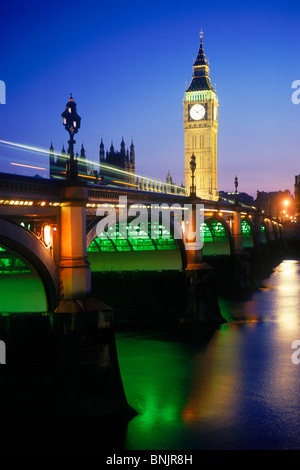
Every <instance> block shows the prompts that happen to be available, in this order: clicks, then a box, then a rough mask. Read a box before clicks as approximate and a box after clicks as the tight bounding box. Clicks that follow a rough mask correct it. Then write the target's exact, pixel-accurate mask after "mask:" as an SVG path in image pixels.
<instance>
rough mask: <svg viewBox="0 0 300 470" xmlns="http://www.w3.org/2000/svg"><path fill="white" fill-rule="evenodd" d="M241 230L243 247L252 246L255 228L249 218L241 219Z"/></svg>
mask: <svg viewBox="0 0 300 470" xmlns="http://www.w3.org/2000/svg"><path fill="white" fill-rule="evenodd" d="M241 232H242V238H243V248H254V245H255V229H254V224H253V222H252V220H251V219H248V218H244V219H242V220H241Z"/></svg>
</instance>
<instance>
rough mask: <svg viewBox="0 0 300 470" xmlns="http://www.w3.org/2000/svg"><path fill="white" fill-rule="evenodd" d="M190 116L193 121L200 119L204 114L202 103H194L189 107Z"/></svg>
mask: <svg viewBox="0 0 300 470" xmlns="http://www.w3.org/2000/svg"><path fill="white" fill-rule="evenodd" d="M190 116H191V118H192V119H194V121H200V119H203V117H204V116H205V108H204V106H202V104H194V106H192V107H191V109H190Z"/></svg>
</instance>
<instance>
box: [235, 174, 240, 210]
mask: <svg viewBox="0 0 300 470" xmlns="http://www.w3.org/2000/svg"><path fill="white" fill-rule="evenodd" d="M238 185H239V180H238V177H237V176H235V178H234V186H235V197H234V202H235V204H238V202H239V199H238V192H237V188H238Z"/></svg>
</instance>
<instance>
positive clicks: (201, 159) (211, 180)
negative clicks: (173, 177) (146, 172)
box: [183, 31, 218, 200]
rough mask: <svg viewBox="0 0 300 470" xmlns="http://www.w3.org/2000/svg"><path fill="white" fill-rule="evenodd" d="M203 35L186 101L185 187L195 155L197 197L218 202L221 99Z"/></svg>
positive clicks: (184, 106)
mask: <svg viewBox="0 0 300 470" xmlns="http://www.w3.org/2000/svg"><path fill="white" fill-rule="evenodd" d="M202 36H203V33H202V31H201V33H200V38H201V40H200V48H199V52H198V55H197V59H196V60H195V62H194V65H193V77H192V81H191V83H190V85H189V87H188V88H187V90H186V92H185V96H184V101H183V116H184V117H183V122H184V137H185V146H184V147H185V187H186V189H187V191H188V192H190V188H191V186H192V171H191V168H190V161H191V157H192V155H195V157H196V159H195V161H196V170H195V173H194V176H195V180H194V184H195V186H196V194H197V196H198V197H201V198H203V199H212V200H217V199H218V192H217V132H218V98H217V95H216V92H215V90H214V89H213V87H212V85H211V83H210V77H209V65H208V62H207V60H206V57H205V54H204V49H203V38H202Z"/></svg>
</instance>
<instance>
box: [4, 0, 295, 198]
mask: <svg viewBox="0 0 300 470" xmlns="http://www.w3.org/2000/svg"><path fill="white" fill-rule="evenodd" d="M0 17H1V30H0V37H1V65H0V80H3V81H4V82H5V84H6V104H1V105H0V139H1V140H4V141H10V142H16V143H21V144H25V145H33V146H38V147H42V148H44V149H48V148H49V146H50V143H51V141H52V142H53V146H54V149H55V150H56V151H61V148H62V146H63V144H64V145H65V147H66V148H67V140H68V136H67V132H66V131H65V129H64V127H63V125H62V120H61V113H62V112H63V111H64V108H65V105H66V103H67V101H68V99H69V96H70V93H72V94H73V97H74V100H75V101H76V103H77V110H78V113H79V115H80V116H81V118H82V122H81V129H80V131H79V133H78V134H77V136H76V142H77V143H76V150H80V147H81V144H82V143H83V144H84V146H85V149H86V154H87V157H88V158H89V159H91V160H93V161H95V162H98V161H99V144H100V139H101V137H102V138H103V141H104V144H105V148H106V149H108V148H109V146H110V144H111V141H113V143H114V146H115V148H116V149H117V150H119V148H120V142H121V139H122V137H124V141H125V143H126V146H128V147H129V145H130V141H131V138H133V141H134V144H135V149H136V170H137V173H138V174H143V175H145V176H152V177H157V178H160V179H165V178H166V176H167V173H168V170H169V169H170V172H171V175H172V177H173V181H175V182H176V183H177V184H179V185H180V184H181V183H184V131H183V97H184V91H185V88H186V85H189V83H190V81H191V77H192V65H193V60H194V59H195V58H196V55H197V52H198V48H199V43H200V38H199V32H200V30H201V28H202V29H203V32H204V36H203V41H204V50H205V53H206V57H207V58H208V59H209V63H210V76H211V82H212V85H213V86H214V85H216V90H217V95H218V98H219V131H218V190H225V191H233V190H234V177H235V175H238V178H239V191H242V192H247V193H249V194H251V195H252V196H255V195H256V191H257V190H260V191H263V190H264V191H277V190H285V189H289V190H290V191H291V192H292V193H293V192H294V178H295V175H296V174H300V158H299V155H300V104H299V105H295V104H293V103H292V100H291V96H292V93H293V91H294V90H292V83H293V81H295V80H300V60H299V56H300V33H299V31H300V27H299V25H300V2H299V0H298V1H292V0H285V1H275V0H273V1H261V2H256V1H253V0H252V1H248V0H246V1H239V2H235V1H220V0H214V1H210V0H206V1H201V0H195V1H194V0H179V1H176V0H175V1H174V0H151V1H148V0H139V1H132V0H127V1H124V0H123V1H120V0H114V1H112V2H108V1H101V0H100V1H99V0H98V1H96V0H86V1H73V2H71V1H68V0H66V1H57V0H51V1H49V0H26V1H24V0H20V1H17V0H0ZM0 158H1V165H0V171H3V172H18V173H19V174H27V175H35V174H36V173H38V174H40V175H41V176H44V177H48V175H49V173H48V171H44V170H40V171H36V170H29V169H22V168H21V167H13V166H12V165H11V164H10V162H19V163H25V164H26V163H27V164H31V165H36V166H41V167H46V168H47V169H48V164H49V162H48V157H47V155H45V156H42V155H39V154H37V153H34V154H32V153H27V152H24V151H18V152H16V151H15V150H11V149H9V148H7V147H4V146H0Z"/></svg>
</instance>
